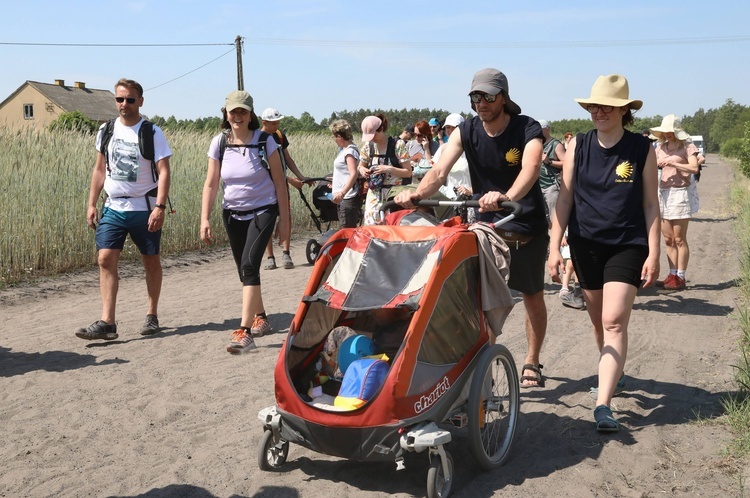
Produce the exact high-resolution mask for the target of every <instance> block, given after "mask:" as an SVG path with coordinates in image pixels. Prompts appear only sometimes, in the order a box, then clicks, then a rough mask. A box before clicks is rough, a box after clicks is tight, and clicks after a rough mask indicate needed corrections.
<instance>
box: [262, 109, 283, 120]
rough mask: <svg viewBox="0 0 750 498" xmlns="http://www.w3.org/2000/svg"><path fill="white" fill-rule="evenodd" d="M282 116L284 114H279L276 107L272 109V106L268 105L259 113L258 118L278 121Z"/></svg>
mask: <svg viewBox="0 0 750 498" xmlns="http://www.w3.org/2000/svg"><path fill="white" fill-rule="evenodd" d="M283 118H284V116H282V115H281V113H280V112H279V111H278V109H274V108H273V107H269V108H268V109H266V110H265V111H263V113H262V114H261V115H260V119H262V120H263V121H280V120H281V119H283Z"/></svg>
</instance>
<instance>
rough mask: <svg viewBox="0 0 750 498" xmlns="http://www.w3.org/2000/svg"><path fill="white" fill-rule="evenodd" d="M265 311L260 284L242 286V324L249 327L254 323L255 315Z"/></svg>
mask: <svg viewBox="0 0 750 498" xmlns="http://www.w3.org/2000/svg"><path fill="white" fill-rule="evenodd" d="M264 311H265V308H264V307H263V296H262V295H261V293H260V285H244V286H243V287H242V321H241V322H240V326H241V327H247V328H248V329H249V328H250V327H252V325H253V319H254V318H255V315H257V314H259V313H262V312H264Z"/></svg>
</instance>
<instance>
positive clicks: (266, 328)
mask: <svg viewBox="0 0 750 498" xmlns="http://www.w3.org/2000/svg"><path fill="white" fill-rule="evenodd" d="M270 331H271V324H270V323H268V320H267V319H266V318H262V317H259V316H256V317H255V318H253V326H252V327H251V328H250V334H252V336H253V337H261V336H263V334H267V333H269V332H270Z"/></svg>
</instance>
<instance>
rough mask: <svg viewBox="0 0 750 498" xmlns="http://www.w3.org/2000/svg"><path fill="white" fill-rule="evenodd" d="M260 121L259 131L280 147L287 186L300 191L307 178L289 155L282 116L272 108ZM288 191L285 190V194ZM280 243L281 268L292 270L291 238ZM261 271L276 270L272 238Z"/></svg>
mask: <svg viewBox="0 0 750 498" xmlns="http://www.w3.org/2000/svg"><path fill="white" fill-rule="evenodd" d="M260 119H261V131H263V132H265V133H268V134H270V135H273V139H274V140H275V141H276V144H278V146H279V147H281V150H280V152H281V154H280V155H279V158H280V159H281V166H282V167H283V168H284V176H285V177H286V181H287V185H291V186H293V187H294V188H296V189H297V190H300V189H301V188H302V184H303V183H304V182H306V181H307V177H306V176H305V175H303V174H302V172H301V171H300V170H299V168H298V167H297V163H295V162H294V159H293V158H292V155H291V154H289V139H288V138H287V136H286V134H285V133H284V132H283V131H281V130H280V129H279V122H280V121H281V120H282V119H284V116H282V115H281V113H280V112H279V111H278V110H276V109H274V108H273V107H269V108H267V109H265V110H264V111H263V112H262V113H261V115H260ZM287 169H289V170H291V171H292V173H294V176H295V178H292V177H291V176H289V175H288V174H287ZM288 190H289V189H288V188H287V192H288ZM287 197H288V195H287ZM289 216H290V218H289V226H290V227H291V226H292V220H291V216H292V210H291V209H289ZM280 242H281V266H283V267H284V268H285V269H287V270H289V269H292V268H294V261H292V255H291V252H290V250H289V248H290V243H291V237H290V238H288V239H287V240H282V241H280ZM263 269H264V270H275V269H276V257H275V256H274V254H273V237H271V240H269V241H268V245H267V246H266V264H265V266H264V267H263Z"/></svg>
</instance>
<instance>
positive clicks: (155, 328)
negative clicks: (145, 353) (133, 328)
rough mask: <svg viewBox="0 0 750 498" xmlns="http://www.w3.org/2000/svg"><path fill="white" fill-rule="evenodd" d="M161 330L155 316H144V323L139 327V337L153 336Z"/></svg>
mask: <svg viewBox="0 0 750 498" xmlns="http://www.w3.org/2000/svg"><path fill="white" fill-rule="evenodd" d="M160 330H161V327H159V319H158V318H156V315H146V322H145V323H144V324H143V327H141V335H153V334H155V333H157V332H159V331H160Z"/></svg>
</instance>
